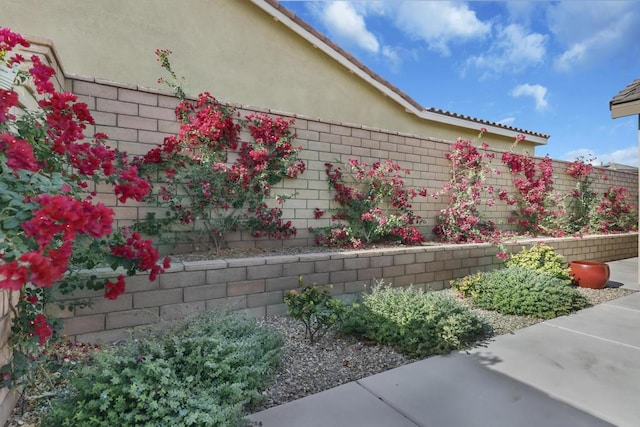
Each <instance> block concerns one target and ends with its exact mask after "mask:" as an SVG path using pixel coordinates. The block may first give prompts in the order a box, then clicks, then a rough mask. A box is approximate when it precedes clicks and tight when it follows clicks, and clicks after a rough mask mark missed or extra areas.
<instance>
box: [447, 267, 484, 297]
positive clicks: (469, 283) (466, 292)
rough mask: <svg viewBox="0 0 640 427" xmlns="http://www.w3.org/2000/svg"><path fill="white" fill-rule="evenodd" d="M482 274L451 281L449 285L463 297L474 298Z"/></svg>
mask: <svg viewBox="0 0 640 427" xmlns="http://www.w3.org/2000/svg"><path fill="white" fill-rule="evenodd" d="M482 274H483V273H476V274H471V275H469V276H464V277H462V278H460V279H455V280H452V281H450V282H449V283H450V284H451V286H452V287H453V288H454V289H455V290H456V291H458V293H459V294H460V295H462V296H463V297H465V298H470V297H474V296H477V295H478V292H479V290H478V287H479V286H480V284H481V283H482Z"/></svg>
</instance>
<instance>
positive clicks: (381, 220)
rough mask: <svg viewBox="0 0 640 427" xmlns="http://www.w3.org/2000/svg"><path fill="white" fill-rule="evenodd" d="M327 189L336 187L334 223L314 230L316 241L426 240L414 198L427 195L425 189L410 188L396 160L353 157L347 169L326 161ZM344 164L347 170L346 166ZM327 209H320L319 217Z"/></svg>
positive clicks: (338, 243)
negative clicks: (374, 160)
mask: <svg viewBox="0 0 640 427" xmlns="http://www.w3.org/2000/svg"><path fill="white" fill-rule="evenodd" d="M325 166H326V169H325V172H326V174H327V178H328V182H329V189H331V190H333V191H334V192H335V194H334V196H333V201H334V202H335V203H336V205H337V207H336V208H335V209H333V212H334V213H333V214H332V216H331V221H332V225H331V226H329V227H319V228H315V229H313V230H312V231H313V233H314V234H315V236H316V243H318V244H322V245H327V246H342V245H350V246H353V247H354V248H359V247H361V246H362V245H363V244H364V243H374V242H387V241H399V242H402V243H403V244H406V245H417V244H420V243H422V242H424V236H423V235H422V233H420V231H419V230H418V229H417V228H416V227H415V226H416V225H418V224H420V223H421V222H422V219H421V218H420V217H419V216H418V215H416V214H415V213H414V212H413V206H412V203H413V200H414V199H415V198H416V197H418V196H422V197H424V196H426V195H427V189H426V188H418V189H416V188H406V187H405V177H406V176H407V175H409V170H403V169H402V168H401V167H400V165H399V164H398V163H394V162H393V161H391V160H387V161H386V162H384V163H381V162H375V163H373V164H372V165H369V164H368V163H366V162H361V161H359V160H357V159H349V168H348V169H347V168H343V167H342V166H340V165H338V166H336V165H333V164H332V163H325ZM345 169H346V170H345ZM323 215H324V211H322V210H320V209H318V208H316V210H315V216H316V219H319V218H321V217H322V216H323Z"/></svg>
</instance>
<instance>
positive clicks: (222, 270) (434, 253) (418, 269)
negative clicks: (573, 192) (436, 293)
mask: <svg viewBox="0 0 640 427" xmlns="http://www.w3.org/2000/svg"><path fill="white" fill-rule="evenodd" d="M536 242H545V243H547V244H549V245H551V246H553V247H554V248H555V249H556V250H557V252H558V253H560V254H562V255H564V256H565V257H566V259H567V261H573V260H578V259H589V260H597V261H603V262H607V261H615V260H619V259H625V258H631V257H636V256H638V234H637V233H630V234H624V235H602V236H588V237H583V238H575V237H571V238H561V239H530V240H521V241H518V242H515V243H511V244H507V245H506V246H507V249H508V251H509V252H517V251H519V250H520V249H521V248H522V246H531V245H533V244H535V243H536ZM496 252H497V248H496V247H493V246H491V245H490V244H466V245H430V246H414V247H398V248H381V249H372V250H362V251H344V252H318V253H303V254H295V255H275V256H265V257H250V258H237V259H216V260H207V261H192V262H182V263H179V262H176V263H174V264H173V266H172V268H171V269H170V270H169V271H168V272H166V273H165V274H163V275H161V276H160V277H159V278H158V279H157V280H155V281H153V282H150V281H149V280H148V279H147V277H146V276H141V275H140V276H134V277H131V278H129V280H128V282H127V291H126V293H125V294H123V295H121V296H120V297H119V298H118V299H117V300H115V301H110V300H106V299H104V297H103V296H102V294H100V293H97V292H82V293H76V294H75V295H74V297H75V298H76V299H81V300H87V301H91V302H92V303H93V305H92V306H91V307H82V308H80V307H77V308H75V309H74V311H72V312H68V311H65V312H62V313H60V315H62V316H63V317H65V322H64V332H65V333H66V334H67V335H69V336H70V337H72V338H75V339H78V340H80V341H90V342H95V341H113V340H117V339H121V338H122V337H123V336H124V335H125V333H126V331H127V330H128V329H129V328H132V327H136V326H141V325H147V324H155V323H160V322H165V321H172V320H175V319H178V318H181V317H184V316H186V315H188V314H190V313H194V312H196V311H202V310H211V309H214V308H222V307H229V308H231V309H233V310H238V311H241V312H244V313H245V314H247V315H249V316H253V317H263V316H269V315H277V314H283V313H284V312H285V311H286V307H285V305H284V304H283V296H284V292H286V291H287V290H290V289H295V288H297V287H298V278H299V277H302V279H303V280H304V282H305V283H312V282H317V283H328V284H331V285H333V288H332V292H333V293H334V294H335V295H352V294H355V293H358V292H361V291H363V290H364V289H366V287H370V286H371V285H373V284H375V283H376V281H377V280H381V279H382V280H384V281H385V283H392V284H393V285H394V286H408V285H410V284H413V285H416V286H419V287H421V288H429V289H434V290H439V289H442V288H445V287H448V286H449V281H450V280H451V279H455V278H459V277H463V276H465V275H467V274H471V273H474V272H477V271H486V270H490V269H494V268H498V267H499V266H500V265H501V262H500V260H498V259H497V258H496V256H495V254H496ZM103 274H110V275H113V272H106V271H105V272H103Z"/></svg>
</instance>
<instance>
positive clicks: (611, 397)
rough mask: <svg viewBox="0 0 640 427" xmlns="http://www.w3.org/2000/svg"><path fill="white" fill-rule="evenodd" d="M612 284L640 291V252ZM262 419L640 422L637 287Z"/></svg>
mask: <svg viewBox="0 0 640 427" xmlns="http://www.w3.org/2000/svg"><path fill="white" fill-rule="evenodd" d="M609 266H610V268H611V278H610V283H609V285H611V286H616V287H618V286H622V287H624V288H629V289H636V290H640V285H639V282H638V258H632V259H628V260H622V261H615V262H610V263H609ZM249 419H250V420H251V421H254V422H259V423H261V425H262V426H264V427H285V426H295V427H307V426H317V427H342V426H345V427H355V426H368V427H377V426H379V427H403V426H407V427H408V426H428V427H475V426H477V427H488V426H490V427H541V426H544V427H552V426H558V427H573V426H575V427H590V426H620V427H638V426H640V292H639V293H636V294H633V295H628V296H626V297H622V298H618V299H616V300H614V301H610V302H608V303H605V304H600V305H598V306H596V307H592V308H588V309H585V310H582V311H580V312H578V313H576V314H573V315H570V316H564V317H560V318H556V319H552V320H549V321H546V322H543V323H539V324H537V325H534V326H531V327H529V328H525V329H522V330H520V331H518V332H516V333H515V334H512V335H502V336H499V337H497V338H496V339H494V340H493V341H491V342H490V343H488V344H487V345H486V346H482V347H477V348H475V349H473V350H470V351H467V352H457V353H452V354H450V355H447V356H437V357H432V358H429V359H425V360H422V361H420V362H416V363H412V364H409V365H405V366H402V367H399V368H396V369H392V370H390V371H386V372H383V373H381V374H378V375H373V376H371V377H367V378H364V379H361V380H359V381H355V382H351V383H348V384H344V385H342V386H339V387H336V388H334V389H331V390H327V391H324V392H322V393H318V394H316V395H312V396H308V397H305V398H303V399H299V400H296V401H293V402H289V403H287V404H284V405H281V406H278V407H274V408H270V409H267V410H265V411H262V412H259V413H257V414H253V415H251V416H250V417H249Z"/></svg>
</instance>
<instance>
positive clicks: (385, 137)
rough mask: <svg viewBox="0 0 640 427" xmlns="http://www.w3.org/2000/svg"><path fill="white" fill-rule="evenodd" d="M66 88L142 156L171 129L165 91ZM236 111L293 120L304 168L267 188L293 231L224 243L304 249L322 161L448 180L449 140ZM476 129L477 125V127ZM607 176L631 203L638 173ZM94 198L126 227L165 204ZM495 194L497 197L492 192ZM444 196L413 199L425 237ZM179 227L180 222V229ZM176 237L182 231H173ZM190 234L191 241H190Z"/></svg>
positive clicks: (198, 246)
mask: <svg viewBox="0 0 640 427" xmlns="http://www.w3.org/2000/svg"><path fill="white" fill-rule="evenodd" d="M67 80H68V81H70V82H71V84H70V87H71V89H72V90H73V92H74V93H75V94H77V95H78V96H79V98H80V100H81V101H83V102H86V103H87V104H88V105H89V108H90V109H91V111H92V113H93V115H94V118H95V120H96V126H95V128H94V129H90V130H89V132H90V133H93V132H104V133H106V134H107V135H109V136H110V138H111V144H113V146H115V147H117V148H119V149H120V150H123V151H126V152H128V153H129V154H130V155H139V154H144V153H146V152H147V151H148V150H149V149H151V148H154V147H155V146H157V145H158V144H161V143H162V141H163V139H164V137H165V136H167V135H170V134H173V133H177V132H178V128H179V126H178V123H177V122H176V120H175V115H174V108H175V106H176V105H177V99H176V98H175V97H173V96H172V95H171V94H170V93H168V92H163V91H157V90H151V89H144V88H138V87H136V86H131V85H126V84H120V83H114V82H108V81H102V80H98V79H92V78H83V77H78V76H68V77H67ZM237 107H238V108H239V111H240V112H241V113H243V114H251V113H256V112H266V113H270V114H274V115H279V116H282V117H285V118H293V119H294V120H295V125H294V127H295V131H296V134H297V139H296V141H295V145H298V146H301V147H302V152H301V158H302V159H303V160H304V161H305V162H306V164H307V170H306V171H305V172H304V174H302V175H301V176H300V177H298V178H297V179H295V180H291V179H289V180H286V181H285V182H284V183H283V184H281V185H280V186H278V187H277V188H275V189H274V192H275V193H276V194H278V193H292V192H295V193H296V197H295V198H293V199H290V200H287V201H286V202H285V204H284V209H283V219H284V220H291V221H292V222H293V224H294V225H295V226H296V227H297V229H298V235H297V236H296V237H295V238H292V239H290V240H285V241H277V240H260V239H258V240H256V239H254V238H253V237H251V236H249V235H248V234H243V233H240V232H239V233H235V234H232V235H230V236H229V237H228V243H229V245H230V246H231V247H253V246H257V247H273V246H309V245H312V244H313V235H312V234H311V233H310V232H309V228H310V227H322V226H327V225H329V224H330V222H329V221H330V220H329V217H330V215H326V218H322V219H319V220H317V219H315V218H314V212H313V211H314V209H315V208H319V209H323V210H326V209H328V208H330V207H331V206H332V205H331V199H332V197H333V195H332V193H331V192H330V191H329V188H328V184H327V181H326V174H325V163H326V162H336V161H338V162H343V163H346V162H347V161H348V159H350V158H357V159H359V160H360V161H365V162H368V163H370V164H371V163H373V162H376V161H380V160H385V159H391V160H393V161H396V162H398V163H400V165H401V166H402V167H403V168H405V169H408V170H410V171H411V174H410V175H409V176H408V179H407V186H408V187H411V186H415V187H427V188H428V189H429V191H430V193H432V194H433V193H436V192H438V191H439V190H441V189H442V187H443V185H444V184H445V183H446V182H448V181H449V179H450V177H451V167H450V164H449V161H448V160H447V159H446V158H445V154H446V153H448V152H449V151H450V149H451V143H450V142H449V141H442V140H437V139H433V138H428V137H418V136H415V135H408V134H400V133H397V132H388V131H384V130H380V129H370V128H366V127H362V126H357V125H351V124H345V123H336V122H329V121H322V120H318V119H311V118H308V117H300V116H295V115H291V114H288V113H281V112H275V111H270V110H264V109H259V108H249V107H246V106H245V107H242V106H237ZM479 127H480V125H479ZM493 154H495V156H496V158H495V160H494V162H493V166H494V167H495V168H496V169H497V170H499V171H500V174H499V175H493V176H492V177H491V180H490V181H489V182H488V183H489V184H492V185H493V186H494V187H495V188H496V189H498V188H508V189H513V184H512V177H511V174H510V173H509V172H508V171H507V169H506V167H505V166H504V165H502V163H501V161H500V156H501V154H502V153H501V152H493ZM567 165H568V163H567V162H562V161H554V171H555V173H554V176H555V182H554V187H555V189H556V190H557V191H558V192H560V193H561V194H568V192H569V191H570V190H571V189H573V188H574V186H575V181H574V180H572V179H571V178H570V177H568V176H567V175H566V174H565V173H564V171H565V169H566V167H567ZM599 172H603V173H606V175H607V177H608V179H607V181H602V180H600V181H597V182H596V183H595V184H594V186H593V188H594V190H595V191H597V192H599V193H602V192H604V191H605V190H606V189H607V188H608V187H609V186H610V185H617V186H624V187H626V188H628V189H629V191H630V192H631V194H632V195H633V197H634V199H635V202H636V204H637V200H638V184H637V183H638V174H637V172H636V173H633V172H629V171H615V170H604V169H602V168H598V172H597V173H599ZM96 190H97V192H98V193H99V201H101V202H103V203H105V204H106V205H108V206H112V207H113V208H114V210H115V212H116V218H117V221H118V224H119V225H130V224H132V223H133V221H135V220H137V219H143V218H144V217H145V216H146V214H147V213H148V212H154V213H156V216H157V217H162V216H163V215H164V212H165V211H166V209H161V208H160V209H159V208H157V207H152V206H148V205H146V204H143V203H132V202H127V203H126V204H121V203H120V202H118V201H117V200H116V199H115V196H113V194H109V192H108V191H109V189H106V188H100V187H99V188H97V189H96ZM496 198H497V196H496ZM446 202H447V200H446V197H440V198H439V199H438V200H435V199H433V198H431V197H426V198H418V199H416V200H415V201H414V203H413V207H414V211H415V212H416V213H417V214H418V215H420V216H421V217H422V218H423V219H425V221H426V223H425V224H424V225H423V226H422V227H421V231H422V232H423V233H424V234H425V235H426V236H427V237H433V236H432V234H431V230H432V228H433V227H434V225H435V218H436V215H437V213H438V212H439V211H440V209H442V208H444V207H446ZM484 210H485V215H486V216H487V218H488V219H491V220H493V221H495V222H496V223H498V224H502V225H500V227H502V228H506V229H509V227H510V226H509V225H508V224H507V221H506V220H507V218H508V216H509V211H510V210H511V207H509V206H507V205H506V204H505V203H503V202H500V201H496V204H495V205H494V206H493V207H487V206H485V207H484ZM181 229H182V230H184V227H183V226H181ZM181 234H182V236H181ZM194 239H196V240H194ZM173 242H174V243H173V244H171V242H169V243H163V242H158V243H159V246H160V248H161V251H162V252H163V253H164V254H175V253H185V252H192V251H194V250H196V251H198V250H204V249H206V236H204V237H203V234H202V233H198V234H197V236H191V238H190V239H186V238H184V233H177V237H176V240H175V241H173Z"/></svg>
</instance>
